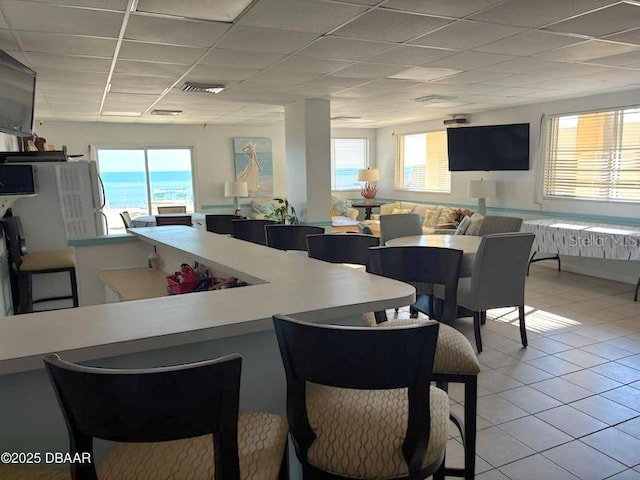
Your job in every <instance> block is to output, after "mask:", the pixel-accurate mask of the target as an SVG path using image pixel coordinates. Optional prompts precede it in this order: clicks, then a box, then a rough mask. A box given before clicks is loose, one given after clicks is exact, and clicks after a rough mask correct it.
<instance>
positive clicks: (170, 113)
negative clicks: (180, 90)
mask: <svg viewBox="0 0 640 480" xmlns="http://www.w3.org/2000/svg"><path fill="white" fill-rule="evenodd" d="M151 115H167V116H171V117H177V116H178V115H182V110H152V111H151Z"/></svg>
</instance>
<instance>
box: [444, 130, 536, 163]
mask: <svg viewBox="0 0 640 480" xmlns="http://www.w3.org/2000/svg"><path fill="white" fill-rule="evenodd" d="M447 145H448V150H449V170H450V171H452V172H459V171H476V170H485V171H489V170H529V124H528V123H518V124H512V125H487V126H482V127H457V128H449V129H447Z"/></svg>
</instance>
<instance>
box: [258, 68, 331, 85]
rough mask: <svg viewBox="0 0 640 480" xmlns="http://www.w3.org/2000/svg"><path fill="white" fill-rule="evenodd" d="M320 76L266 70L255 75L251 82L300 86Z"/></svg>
mask: <svg viewBox="0 0 640 480" xmlns="http://www.w3.org/2000/svg"><path fill="white" fill-rule="evenodd" d="M318 76H319V75H318V74H316V73H301V72H284V71H281V70H264V71H262V72H260V73H258V74H256V75H254V76H253V77H252V78H251V80H252V81H254V82H265V83H283V84H298V83H302V82H306V81H309V80H311V79H313V78H317V77H318Z"/></svg>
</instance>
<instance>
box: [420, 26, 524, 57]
mask: <svg viewBox="0 0 640 480" xmlns="http://www.w3.org/2000/svg"><path fill="white" fill-rule="evenodd" d="M522 30H523V29H522V28H519V27H509V26H506V25H495V24H491V23H483V22H469V21H465V20H460V21H457V22H454V23H451V24H449V25H447V26H446V27H444V28H441V29H440V30H437V31H435V32H433V33H429V34H427V35H425V36H423V37H420V38H417V39H416V40H412V41H411V42H410V43H412V44H415V45H426V46H430V47H444V48H457V49H460V50H467V49H471V48H474V47H476V46H478V45H483V44H485V43H489V42H493V41H495V40H499V39H501V38H504V37H508V36H510V35H514V34H516V33H518V32H521V31H522Z"/></svg>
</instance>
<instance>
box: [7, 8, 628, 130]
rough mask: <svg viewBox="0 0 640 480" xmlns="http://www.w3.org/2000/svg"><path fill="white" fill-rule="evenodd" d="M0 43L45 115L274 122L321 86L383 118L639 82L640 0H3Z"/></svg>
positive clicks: (376, 121)
mask: <svg viewBox="0 0 640 480" xmlns="http://www.w3.org/2000/svg"><path fill="white" fill-rule="evenodd" d="M0 49H3V50H5V51H7V52H8V53H9V54H10V55H12V56H14V57H15V58H17V59H18V60H20V61H21V62H23V63H25V64H26V65H28V66H30V67H31V68H33V69H34V70H36V71H37V72H38V84H37V94H36V118H38V119H42V120H47V119H50V120H73V121H105V122H128V123H130V122H137V123H194V124H195V123H207V124H224V125H230V124H243V125H272V124H282V122H283V116H284V114H283V112H284V106H285V105H287V104H289V103H292V102H296V101H299V100H302V99H306V98H326V99H329V100H330V101H331V115H332V116H333V117H349V119H344V120H340V121H335V122H333V124H334V126H343V127H349V126H351V127H381V126H386V125H393V124H399V123H406V122H412V121H418V120H428V119H435V118H443V117H446V116H448V115H450V114H453V113H474V112H480V111H485V110H493V109H496V108H502V107H506V106H513V105H523V104H530V103H536V102H540V101H549V100H554V99H560V98H570V97H578V96H584V95H592V94H597V93H605V92H614V91H622V90H630V89H638V88H640V1H638V0H627V1H619V0H455V1H446V0H253V1H251V0H184V1H180V2H177V1H175V0H0ZM185 81H190V82H197V83H213V84H224V85H225V86H226V90H225V91H224V92H222V93H219V94H216V95H212V94H203V93H188V92H182V91H180V87H181V86H182V85H183V83H184V82H185ZM429 95H436V98H442V97H444V98H445V99H446V100H445V101H440V103H418V102H416V101H415V100H414V99H415V98H418V97H424V96H429ZM639 100H640V99H639ZM639 103H640V102H639ZM156 109H164V110H182V111H183V114H182V115H180V116H175V117H173V116H172V117H166V116H156V115H153V116H152V115H151V112H152V111H153V110H156Z"/></svg>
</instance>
